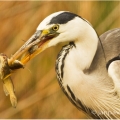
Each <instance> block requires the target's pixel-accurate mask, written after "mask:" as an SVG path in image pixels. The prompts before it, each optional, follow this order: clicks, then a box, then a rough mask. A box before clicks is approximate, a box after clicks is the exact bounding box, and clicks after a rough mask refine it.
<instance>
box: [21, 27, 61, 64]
mask: <svg viewBox="0 0 120 120" xmlns="http://www.w3.org/2000/svg"><path fill="white" fill-rule="evenodd" d="M58 35H59V33H57V32H55V31H52V30H49V29H46V30H41V31H40V30H38V31H36V32H35V34H34V35H33V36H32V37H31V38H30V39H29V40H28V41H27V42H26V43H25V44H24V45H23V46H22V47H21V50H23V51H24V53H23V54H22V56H21V58H20V60H19V61H20V62H21V63H22V64H26V63H27V62H28V61H29V60H31V59H32V58H33V57H35V56H36V55H38V54H39V53H41V52H42V51H44V50H45V49H46V48H48V43H49V41H50V40H51V39H53V38H54V37H56V36H58Z"/></svg>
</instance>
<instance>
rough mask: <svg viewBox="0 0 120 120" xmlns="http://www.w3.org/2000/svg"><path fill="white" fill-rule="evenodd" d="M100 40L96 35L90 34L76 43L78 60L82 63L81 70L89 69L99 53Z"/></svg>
mask: <svg viewBox="0 0 120 120" xmlns="http://www.w3.org/2000/svg"><path fill="white" fill-rule="evenodd" d="M98 41H99V38H98V36H97V34H96V33H94V34H92V35H91V34H90V35H89V34H88V35H86V37H84V38H83V39H81V38H79V39H78V40H77V41H75V45H76V51H77V52H76V53H77V56H76V57H77V60H76V61H78V62H79V63H80V68H81V70H85V69H89V67H90V65H91V63H92V61H93V58H94V56H95V53H96V51H97V47H98Z"/></svg>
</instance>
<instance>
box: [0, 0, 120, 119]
mask: <svg viewBox="0 0 120 120" xmlns="http://www.w3.org/2000/svg"><path fill="white" fill-rule="evenodd" d="M61 10H62V11H63V10H65V11H71V12H74V13H76V14H78V15H80V16H82V17H83V18H85V19H87V20H88V21H89V22H90V23H91V24H92V25H93V27H94V28H95V29H96V31H97V32H98V34H99V35H101V34H102V33H104V32H105V31H107V30H109V29H113V28H116V27H119V26H120V2H119V1H18V2H16V1H11V2H9V1H6V2H4V1H3V2H0V53H5V54H7V56H8V57H10V56H11V55H12V54H14V53H15V52H16V51H17V50H18V48H20V47H21V46H22V45H23V44H24V43H25V41H26V40H28V38H30V37H31V35H32V34H33V33H34V32H35V30H36V27H37V26H38V24H39V23H40V22H41V21H42V20H43V19H44V18H45V17H46V16H48V15H49V14H51V13H53V12H56V11H61ZM62 45H63V44H60V45H58V46H57V47H52V48H49V49H47V50H45V51H44V52H43V53H41V54H40V55H38V56H36V57H35V58H34V59H33V60H31V61H29V63H28V64H27V65H26V66H25V68H24V69H20V70H18V71H16V72H14V74H13V75H12V79H13V83H14V86H15V91H16V96H17V98H18V105H17V108H15V109H14V108H12V107H11V103H10V100H9V96H8V97H6V96H5V94H4V92H3V83H2V81H1V82H0V88H1V90H0V118H11V119H13V118H16V119H21V118H24V119H32V118H34V119H35V118H53V119H54V118H56V119H57V118H75V119H78V118H88V117H87V116H86V115H85V114H84V113H82V112H81V111H79V110H77V108H75V107H74V106H73V105H72V104H71V103H70V102H69V100H68V99H67V97H66V96H65V95H64V94H63V92H62V91H61V89H60V87H59V84H58V82H57V79H56V73H55V68H54V66H55V60H56V56H57V54H58V52H59V51H60V49H61V46H62ZM81 97H82V96H81Z"/></svg>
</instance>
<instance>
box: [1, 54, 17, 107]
mask: <svg viewBox="0 0 120 120" xmlns="http://www.w3.org/2000/svg"><path fill="white" fill-rule="evenodd" d="M10 75H11V71H10V67H9V65H8V58H7V56H6V55H5V54H3V53H1V54H0V78H1V80H2V81H3V90H4V92H5V95H6V96H8V95H10V101H11V104H12V106H13V107H14V108H15V107H16V106H17V98H16V95H15V90H14V85H13V82H12V79H11V77H10Z"/></svg>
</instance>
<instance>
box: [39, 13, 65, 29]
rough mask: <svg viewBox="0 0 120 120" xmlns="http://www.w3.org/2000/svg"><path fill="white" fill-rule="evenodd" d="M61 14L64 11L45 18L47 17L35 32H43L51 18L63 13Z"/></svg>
mask: <svg viewBox="0 0 120 120" xmlns="http://www.w3.org/2000/svg"><path fill="white" fill-rule="evenodd" d="M63 12H64V11H59V12H55V13H53V14H51V15H49V16H47V17H46V18H45V19H44V20H43V21H42V22H41V23H40V24H39V25H38V27H37V30H43V29H44V28H45V27H46V25H47V24H48V23H49V22H50V20H51V19H52V18H53V17H55V16H57V15H59V14H61V13H63Z"/></svg>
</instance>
